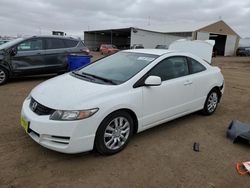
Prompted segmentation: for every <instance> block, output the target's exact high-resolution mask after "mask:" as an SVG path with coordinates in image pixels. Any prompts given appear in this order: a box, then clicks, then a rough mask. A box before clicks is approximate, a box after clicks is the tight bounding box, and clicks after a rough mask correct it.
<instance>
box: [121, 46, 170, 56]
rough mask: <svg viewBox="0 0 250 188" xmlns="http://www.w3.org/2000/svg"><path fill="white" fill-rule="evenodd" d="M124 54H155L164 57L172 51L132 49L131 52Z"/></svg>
mask: <svg viewBox="0 0 250 188" xmlns="http://www.w3.org/2000/svg"><path fill="white" fill-rule="evenodd" d="M124 52H134V53H144V54H153V55H159V56H161V55H164V54H167V53H171V52H173V51H171V50H165V49H145V48H144V49H131V50H124Z"/></svg>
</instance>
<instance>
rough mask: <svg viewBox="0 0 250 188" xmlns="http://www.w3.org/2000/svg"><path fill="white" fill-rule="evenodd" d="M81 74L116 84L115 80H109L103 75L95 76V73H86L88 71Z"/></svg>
mask: <svg viewBox="0 0 250 188" xmlns="http://www.w3.org/2000/svg"><path fill="white" fill-rule="evenodd" d="M82 75H86V76H90V77H92V78H96V79H99V80H102V81H104V82H107V83H111V84H113V85H117V83H116V82H114V81H113V80H109V79H107V78H103V77H100V76H96V75H93V74H88V73H85V72H82Z"/></svg>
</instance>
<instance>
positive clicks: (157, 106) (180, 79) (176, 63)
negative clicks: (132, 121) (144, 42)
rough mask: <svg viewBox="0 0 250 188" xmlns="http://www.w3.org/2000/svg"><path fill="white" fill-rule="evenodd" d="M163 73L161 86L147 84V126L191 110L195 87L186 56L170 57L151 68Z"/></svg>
mask: <svg viewBox="0 0 250 188" xmlns="http://www.w3.org/2000/svg"><path fill="white" fill-rule="evenodd" d="M151 75H152V76H159V77H160V78H161V80H162V84H161V85H160V86H144V87H143V126H144V127H145V128H149V127H152V126H154V125H157V124H159V123H163V122H165V121H166V120H168V119H170V118H173V117H177V116H181V114H185V113H186V112H188V111H190V109H191V108H192V105H191V104H192V100H193V94H194V87H193V84H192V78H191V75H190V74H189V68H188V61H187V58H186V57H184V56H176V57H169V58H166V59H164V60H163V61H161V62H159V63H158V64H157V65H156V66H155V67H154V68H152V69H151V70H150V72H149V73H148V76H151Z"/></svg>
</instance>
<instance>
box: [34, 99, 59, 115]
mask: <svg viewBox="0 0 250 188" xmlns="http://www.w3.org/2000/svg"><path fill="white" fill-rule="evenodd" d="M30 109H31V110H32V111H33V112H34V113H36V114H37V115H40V116H42V115H50V114H52V113H53V112H54V111H55V110H54V109H51V108H48V107H46V106H44V105H42V104H40V103H39V102H37V101H36V100H35V99H34V98H31V100H30Z"/></svg>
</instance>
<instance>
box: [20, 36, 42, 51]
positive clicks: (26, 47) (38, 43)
mask: <svg viewBox="0 0 250 188" xmlns="http://www.w3.org/2000/svg"><path fill="white" fill-rule="evenodd" d="M42 49H43V41H42V39H32V40H26V41H24V42H22V43H20V44H19V45H18V46H17V50H18V51H30V50H42Z"/></svg>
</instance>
